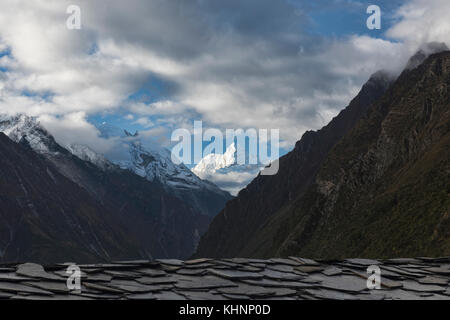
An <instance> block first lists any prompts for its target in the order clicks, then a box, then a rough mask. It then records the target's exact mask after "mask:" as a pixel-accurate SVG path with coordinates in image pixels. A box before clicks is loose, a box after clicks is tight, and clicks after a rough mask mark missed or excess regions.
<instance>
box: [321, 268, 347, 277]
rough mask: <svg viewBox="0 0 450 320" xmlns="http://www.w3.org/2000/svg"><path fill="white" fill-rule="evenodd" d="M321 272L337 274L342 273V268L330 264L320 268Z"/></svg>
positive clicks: (330, 274) (328, 274)
mask: <svg viewBox="0 0 450 320" xmlns="http://www.w3.org/2000/svg"><path fill="white" fill-rule="evenodd" d="M322 273H323V274H324V275H326V276H336V275H338V274H342V269H340V268H336V267H334V266H331V267H327V268H325V269H324V270H322Z"/></svg>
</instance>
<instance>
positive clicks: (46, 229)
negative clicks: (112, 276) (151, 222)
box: [0, 133, 140, 262]
mask: <svg viewBox="0 0 450 320" xmlns="http://www.w3.org/2000/svg"><path fill="white" fill-rule="evenodd" d="M0 154H1V157H0V221H1V223H0V261H2V262H6V261H24V260H32V261H41V262H48V261H55V262H56V261H65V260H67V259H75V258H77V259H81V260H83V261H106V260H110V259H118V258H126V257H132V256H134V257H138V256H140V254H139V251H138V249H137V248H138V246H137V241H136V238H135V237H134V236H133V235H130V233H129V232H128V231H127V229H126V228H124V227H121V224H120V223H119V222H118V219H117V216H115V215H112V214H110V213H109V212H106V211H105V210H104V207H102V206H101V205H99V204H98V203H97V201H95V200H94V199H93V198H92V197H91V196H90V195H89V194H88V193H87V192H86V191H85V190H83V189H82V188H80V187H79V186H78V185H77V184H75V183H73V182H72V181H70V180H69V179H67V178H66V177H64V176H63V175H61V174H60V173H59V172H58V170H57V169H56V168H55V167H54V166H53V165H52V164H51V163H49V162H48V161H46V160H45V158H43V157H41V156H40V155H38V154H37V153H35V152H34V151H32V150H31V149H30V148H29V147H28V146H26V145H21V144H17V143H14V142H13V141H11V140H10V139H9V138H8V137H6V136H5V135H4V134H3V133H0Z"/></svg>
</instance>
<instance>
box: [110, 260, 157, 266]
mask: <svg viewBox="0 0 450 320" xmlns="http://www.w3.org/2000/svg"><path fill="white" fill-rule="evenodd" d="M113 264H114V265H116V264H124V265H127V266H129V265H133V266H137V265H139V266H142V265H148V264H155V263H154V262H151V261H150V260H129V261H113Z"/></svg>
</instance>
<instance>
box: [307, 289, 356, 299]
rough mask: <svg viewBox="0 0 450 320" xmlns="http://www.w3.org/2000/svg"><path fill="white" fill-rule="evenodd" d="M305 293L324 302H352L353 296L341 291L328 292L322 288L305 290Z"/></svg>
mask: <svg viewBox="0 0 450 320" xmlns="http://www.w3.org/2000/svg"><path fill="white" fill-rule="evenodd" d="M305 292H306V293H308V294H310V295H312V296H314V297H316V298H318V299H326V300H353V299H355V296H354V295H351V294H349V293H345V292H342V291H336V290H329V289H323V288H314V289H305Z"/></svg>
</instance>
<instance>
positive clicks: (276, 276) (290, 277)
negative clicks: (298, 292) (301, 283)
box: [259, 269, 304, 281]
mask: <svg viewBox="0 0 450 320" xmlns="http://www.w3.org/2000/svg"><path fill="white" fill-rule="evenodd" d="M259 274H260V275H262V276H264V277H265V278H268V279H273V280H287V281H295V280H301V279H303V278H304V277H303V276H301V275H298V274H295V273H290V272H279V271H275V270H270V269H266V270H264V271H263V272H260V273H259Z"/></svg>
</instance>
